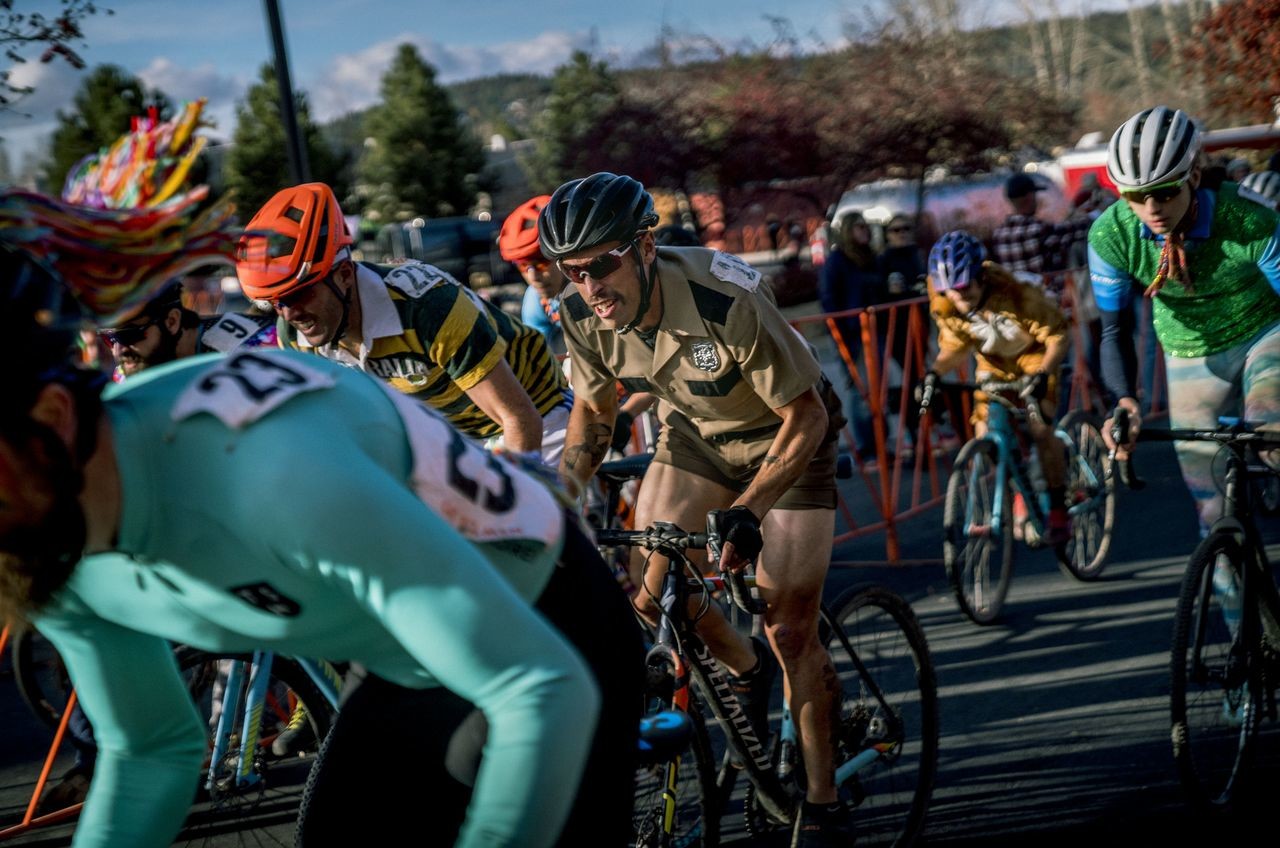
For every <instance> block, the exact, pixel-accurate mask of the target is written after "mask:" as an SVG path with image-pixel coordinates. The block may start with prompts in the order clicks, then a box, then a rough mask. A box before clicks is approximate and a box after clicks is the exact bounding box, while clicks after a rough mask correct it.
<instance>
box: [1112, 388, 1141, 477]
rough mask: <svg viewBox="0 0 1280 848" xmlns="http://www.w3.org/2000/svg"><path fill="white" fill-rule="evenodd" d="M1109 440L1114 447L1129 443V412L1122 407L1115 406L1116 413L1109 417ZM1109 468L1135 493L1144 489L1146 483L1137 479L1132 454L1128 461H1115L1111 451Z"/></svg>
mask: <svg viewBox="0 0 1280 848" xmlns="http://www.w3.org/2000/svg"><path fill="white" fill-rule="evenodd" d="M1146 432H1147V431H1143V432H1140V433H1139V434H1138V438H1139V439H1140V440H1141V439H1142V437H1143V435H1144V434H1145V433H1146ZM1111 440H1112V441H1113V442H1115V443H1116V445H1117V446H1118V445H1123V444H1125V443H1126V442H1128V441H1129V410H1127V409H1125V408H1124V407H1120V406H1117V407H1116V411H1115V412H1113V413H1112V416H1111ZM1111 467H1112V468H1114V469H1115V471H1116V473H1117V474H1119V475H1120V482H1121V483H1124V485H1125V486H1126V487H1127V488H1129V489H1132V490H1133V491H1135V492H1138V491H1141V490H1142V489H1144V488H1146V486H1147V481H1145V480H1143V479H1141V478H1140V477H1138V472H1137V470H1136V469H1135V468H1134V467H1133V454H1132V453H1130V454H1129V458H1128V459H1119V460H1118V459H1116V452H1115V450H1112V451H1111Z"/></svg>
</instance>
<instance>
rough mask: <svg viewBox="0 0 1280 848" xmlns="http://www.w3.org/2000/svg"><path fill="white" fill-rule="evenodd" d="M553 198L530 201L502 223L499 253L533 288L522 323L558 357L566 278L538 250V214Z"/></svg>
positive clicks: (526, 296)
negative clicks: (561, 295)
mask: <svg viewBox="0 0 1280 848" xmlns="http://www.w3.org/2000/svg"><path fill="white" fill-rule="evenodd" d="M550 199H551V195H549V194H543V195H539V196H538V197H534V198H531V199H529V200H526V201H525V202H524V203H521V204H520V205H519V206H517V207H516V210H515V211H514V212H512V213H511V214H510V215H508V216H507V219H506V220H505V221H503V222H502V231H501V232H500V233H499V234H498V250H499V252H500V253H501V254H502V258H503V259H505V260H507V261H508V262H510V263H512V264H513V265H515V266H516V270H518V271H519V272H520V277H521V279H523V280H524V281H525V283H526V284H527V285H528V286H529V287H528V288H527V289H525V290H524V299H523V300H522V301H521V302H520V320H521V322H523V323H524V325H525V326H526V327H532V328H534V329H535V330H537V331H538V332H540V333H542V335H543V337H544V338H546V340H547V346H548V347H550V348H551V352H552V353H554V354H555V355H556V356H561V355H563V354H564V351H565V348H564V333H563V332H562V331H561V330H560V293H561V292H562V291H563V290H564V286H565V279H564V275H563V274H561V273H560V271H559V269H557V268H556V266H555V263H553V262H551V261H549V260H548V259H547V258H546V257H544V256H543V255H542V251H541V250H540V249H539V248H538V213H539V212H541V211H542V207H543V206H546V205H547V201H548V200H550Z"/></svg>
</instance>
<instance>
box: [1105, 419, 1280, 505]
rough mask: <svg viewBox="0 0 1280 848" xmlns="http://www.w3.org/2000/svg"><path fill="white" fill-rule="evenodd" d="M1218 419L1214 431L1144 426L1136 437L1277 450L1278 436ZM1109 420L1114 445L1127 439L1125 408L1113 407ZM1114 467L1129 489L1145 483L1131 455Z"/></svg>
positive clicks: (1141, 440) (1239, 423)
mask: <svg viewBox="0 0 1280 848" xmlns="http://www.w3.org/2000/svg"><path fill="white" fill-rule="evenodd" d="M1220 420H1221V421H1222V422H1223V424H1222V426H1221V427H1219V428H1218V429H1216V430H1197V429H1194V428H1155V429H1145V428H1144V429H1142V430H1140V431H1139V432H1138V439H1137V440H1138V441H1139V442H1217V443H1218V444H1220V445H1224V446H1227V447H1231V448H1237V449H1241V450H1242V449H1243V448H1244V447H1245V446H1251V447H1253V449H1254V450H1257V451H1268V450H1280V435H1277V434H1273V433H1258V432H1254V431H1253V430H1251V429H1247V428H1248V427H1249V426H1251V425H1249V424H1246V423H1244V422H1241V421H1239V420H1236V419H1225V418H1224V419H1220ZM1112 422H1113V423H1112V425H1111V438H1112V439H1113V440H1115V443H1116V444H1117V445H1120V444H1123V443H1125V442H1127V441H1128V440H1129V413H1128V411H1127V410H1124V409H1121V408H1117V409H1116V411H1115V412H1114V413H1113V418H1112ZM1111 458H1112V459H1115V451H1112V452H1111ZM1115 467H1116V468H1117V470H1118V472H1119V474H1120V480H1121V481H1122V482H1123V483H1124V484H1125V485H1126V486H1128V487H1129V488H1130V489H1134V490H1139V489H1141V488H1143V487H1144V486H1145V485H1146V483H1145V482H1144V481H1143V480H1140V479H1138V476H1137V474H1136V473H1135V471H1134V469H1133V457H1132V456H1130V458H1129V459H1127V460H1124V461H1121V462H1116V463H1115Z"/></svg>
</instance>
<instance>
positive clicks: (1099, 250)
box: [1089, 183, 1280, 357]
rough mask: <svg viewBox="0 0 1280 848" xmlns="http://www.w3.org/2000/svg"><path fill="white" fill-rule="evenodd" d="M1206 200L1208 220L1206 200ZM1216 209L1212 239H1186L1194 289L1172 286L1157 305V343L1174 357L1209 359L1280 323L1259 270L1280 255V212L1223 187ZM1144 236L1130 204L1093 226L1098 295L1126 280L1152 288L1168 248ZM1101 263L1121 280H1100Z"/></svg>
mask: <svg viewBox="0 0 1280 848" xmlns="http://www.w3.org/2000/svg"><path fill="white" fill-rule="evenodd" d="M1200 196H1201V198H1202V202H1201V214H1204V212H1205V207H1206V204H1205V203H1204V202H1203V200H1204V199H1205V198H1206V194H1205V193H1204V192H1201V194H1200ZM1209 205H1210V206H1211V208H1212V215H1213V218H1212V221H1211V222H1210V227H1209V232H1208V238H1197V237H1196V235H1197V232H1196V230H1197V229H1199V228H1193V230H1192V232H1190V233H1189V234H1188V236H1187V240H1186V252H1187V264H1188V266H1189V268H1190V271H1191V287H1190V289H1188V288H1187V287H1184V286H1183V284H1182V283H1181V282H1180V281H1178V280H1169V281H1168V282H1166V283H1165V285H1164V287H1163V288H1162V289H1160V293H1159V294H1158V295H1156V296H1155V298H1154V300H1155V312H1154V319H1155V329H1156V337H1157V338H1158V339H1159V340H1160V344H1161V345H1162V346H1163V347H1164V349H1165V352H1166V353H1168V354H1170V355H1171V356H1177V357H1198V356H1208V355H1210V354H1213V353H1217V352H1219V351H1222V350H1226V349H1227V348H1230V347H1233V346H1235V345H1237V344H1239V343H1241V342H1243V341H1245V340H1247V339H1249V338H1251V337H1253V336H1254V335H1256V334H1257V333H1258V332H1260V331H1261V330H1262V329H1263V328H1265V327H1267V326H1269V325H1271V324H1273V323H1275V322H1276V321H1277V320H1280V297H1277V295H1276V292H1275V291H1274V290H1273V289H1272V286H1271V283H1270V282H1269V281H1268V279H1267V277H1266V275H1265V274H1264V273H1263V272H1262V270H1261V269H1260V267H1259V262H1260V261H1261V262H1264V263H1265V258H1264V257H1266V256H1267V254H1268V252H1269V250H1274V247H1273V246H1272V244H1273V238H1274V237H1275V235H1276V227H1277V216H1276V213H1275V212H1273V211H1272V210H1270V209H1266V208H1264V207H1262V206H1260V205H1258V204H1256V203H1253V202H1251V201H1249V200H1246V199H1244V198H1242V197H1239V196H1238V195H1237V194H1236V187H1235V184H1234V183H1227V184H1225V185H1223V187H1222V188H1221V189H1220V190H1219V191H1218V192H1217V194H1216V202H1212V200H1211V203H1210V204H1209ZM1142 230H1143V227H1142V223H1141V222H1140V221H1139V220H1138V216H1137V215H1135V214H1134V213H1133V211H1132V210H1131V209H1130V208H1129V205H1128V204H1127V203H1126V202H1124V201H1123V200H1120V201H1117V202H1116V203H1114V204H1112V205H1111V206H1110V207H1109V208H1108V209H1107V210H1106V211H1105V212H1103V213H1102V215H1101V216H1100V217H1099V218H1098V220H1097V221H1095V222H1094V224H1093V227H1092V228H1091V229H1090V230H1089V247H1090V254H1092V255H1091V257H1090V265H1091V267H1092V268H1093V269H1094V286H1095V288H1100V289H1106V288H1109V287H1110V285H1109V284H1114V285H1115V286H1116V287H1120V286H1124V287H1125V288H1127V287H1128V286H1129V285H1130V283H1129V281H1128V280H1126V279H1124V277H1125V276H1126V275H1127V276H1129V277H1132V279H1134V280H1136V281H1138V283H1139V284H1141V285H1142V286H1143V288H1144V289H1145V288H1147V287H1149V286H1150V285H1151V283H1152V281H1153V280H1155V278H1156V269H1157V266H1158V264H1159V260H1160V248H1161V246H1162V244H1163V241H1158V240H1156V239H1153V238H1143V237H1142ZM1098 259H1101V260H1102V262H1103V263H1105V264H1106V265H1109V266H1111V269H1109V270H1115V271H1116V272H1117V273H1116V275H1115V278H1114V279H1106V278H1105V277H1104V278H1102V279H1100V275H1099V274H1098V272H1097V263H1096V260H1098ZM1108 276H1109V275H1108ZM1098 294H1099V303H1100V304H1101V303H1102V301H1103V300H1105V299H1108V298H1107V294H1106V293H1105V292H1104V291H1099V292H1098ZM1114 294H1119V292H1118V291H1117V292H1114ZM1126 299H1127V298H1124V297H1121V298H1120V300H1121V301H1122V302H1123V301H1124V300H1126Z"/></svg>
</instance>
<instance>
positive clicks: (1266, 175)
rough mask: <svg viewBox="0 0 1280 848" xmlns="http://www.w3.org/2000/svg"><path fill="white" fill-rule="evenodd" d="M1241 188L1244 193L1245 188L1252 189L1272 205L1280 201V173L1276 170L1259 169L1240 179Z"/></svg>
mask: <svg viewBox="0 0 1280 848" xmlns="http://www.w3.org/2000/svg"><path fill="white" fill-rule="evenodd" d="M1240 188H1241V190H1242V191H1241V194H1244V191H1245V190H1248V191H1251V192H1253V193H1254V194H1256V195H1257V196H1258V197H1261V198H1262V199H1263V200H1265V201H1266V202H1268V203H1270V204H1271V205H1272V206H1275V205H1276V203H1277V202H1280V174H1277V173H1276V172H1275V171H1258V172H1257V173H1253V174H1250V175H1249V176H1247V177H1245V178H1244V179H1243V180H1241V181H1240ZM1249 199H1250V200H1252V199H1253V198H1249Z"/></svg>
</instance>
